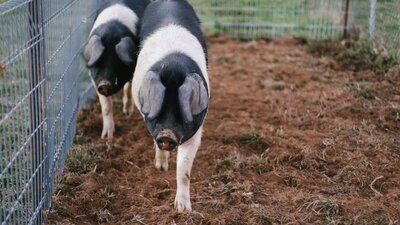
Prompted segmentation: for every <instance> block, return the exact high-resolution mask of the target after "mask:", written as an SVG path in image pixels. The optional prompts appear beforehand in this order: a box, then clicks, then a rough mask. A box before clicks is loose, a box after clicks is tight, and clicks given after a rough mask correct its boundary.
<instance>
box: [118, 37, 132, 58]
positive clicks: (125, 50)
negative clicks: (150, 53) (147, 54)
mask: <svg viewBox="0 0 400 225" xmlns="http://www.w3.org/2000/svg"><path fill="white" fill-rule="evenodd" d="M115 50H116V52H117V55H118V57H119V58H120V59H121V60H122V62H123V63H125V64H126V65H132V64H133V63H134V60H133V56H134V54H135V44H134V43H133V41H132V39H131V38H130V37H124V38H122V39H121V41H120V42H119V43H118V44H117V45H116V46H115Z"/></svg>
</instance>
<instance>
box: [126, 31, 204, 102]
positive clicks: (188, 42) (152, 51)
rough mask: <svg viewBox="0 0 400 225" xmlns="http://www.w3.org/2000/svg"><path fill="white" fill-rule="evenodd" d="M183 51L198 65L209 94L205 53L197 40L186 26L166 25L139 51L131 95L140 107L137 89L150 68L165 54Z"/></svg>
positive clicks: (147, 40) (146, 40)
mask: <svg viewBox="0 0 400 225" xmlns="http://www.w3.org/2000/svg"><path fill="white" fill-rule="evenodd" d="M173 53H183V54H185V55H186V56H188V57H190V58H191V59H192V60H193V61H195V62H196V64H197V65H198V66H199V68H200V70H201V72H202V74H203V77H204V79H205V81H206V85H207V87H208V94H209V95H210V88H209V81H208V73H207V62H206V55H205V52H204V50H203V47H202V45H201V44H200V42H199V40H198V39H197V38H196V37H195V36H194V35H193V34H192V33H190V31H188V30H187V29H186V28H184V27H182V26H179V25H175V24H172V25H168V26H166V27H163V28H161V29H159V30H157V31H156V32H154V33H153V34H152V35H150V36H149V37H147V38H146V39H145V40H144V42H143V44H142V49H141V51H140V54H139V57H138V61H137V66H136V70H135V73H134V76H133V81H132V97H133V98H134V101H135V104H136V106H137V107H138V108H140V102H139V89H140V86H141V85H142V82H143V79H144V77H145V76H146V74H147V72H148V71H150V68H151V67H152V66H153V65H154V64H155V63H157V62H158V61H160V60H162V59H163V58H165V57H166V56H168V55H170V54H173Z"/></svg>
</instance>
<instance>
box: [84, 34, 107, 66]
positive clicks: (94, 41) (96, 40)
mask: <svg viewBox="0 0 400 225" xmlns="http://www.w3.org/2000/svg"><path fill="white" fill-rule="evenodd" d="M103 51H104V45H103V43H102V42H101V38H100V37H99V36H98V35H93V36H92V37H90V39H89V41H88V43H87V45H86V47H85V51H84V52H83V56H84V57H85V60H86V61H87V66H88V67H91V66H93V65H94V64H95V63H96V62H97V60H99V59H100V56H101V55H102V54H103Z"/></svg>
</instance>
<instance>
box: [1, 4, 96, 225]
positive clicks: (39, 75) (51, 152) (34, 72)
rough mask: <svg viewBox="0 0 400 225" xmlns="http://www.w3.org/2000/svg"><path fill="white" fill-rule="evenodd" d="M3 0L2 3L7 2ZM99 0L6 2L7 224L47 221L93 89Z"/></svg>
mask: <svg viewBox="0 0 400 225" xmlns="http://www.w3.org/2000/svg"><path fill="white" fill-rule="evenodd" d="M1 2H3V3H1ZM97 8H98V0H68V1H65V0H64V1H61V0H58V1H54V0H10V1H6V2H4V0H3V1H0V224H2V225H5V224H41V223H42V221H43V218H42V210H44V209H46V208H48V207H50V199H51V194H52V193H53V190H54V184H55V183H57V182H58V181H59V178H60V177H61V173H62V169H63V165H64V161H65V158H66V155H67V152H68V149H69V147H70V145H71V143H72V138H73V136H74V132H75V120H76V114H77V110H78V108H79V106H81V105H82V104H81V103H86V102H87V101H88V99H90V98H91V97H92V95H93V89H92V88H90V87H91V85H89V83H90V82H89V77H88V75H87V70H86V68H85V65H84V63H83V62H82V59H81V58H82V57H81V51H82V48H83V45H84V43H85V41H86V37H87V34H88V32H89V29H90V27H91V25H92V23H93V21H94V18H95V15H96V11H97Z"/></svg>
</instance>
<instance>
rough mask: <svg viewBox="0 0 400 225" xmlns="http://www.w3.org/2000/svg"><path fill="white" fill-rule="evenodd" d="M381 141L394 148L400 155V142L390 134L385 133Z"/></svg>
mask: <svg viewBox="0 0 400 225" xmlns="http://www.w3.org/2000/svg"><path fill="white" fill-rule="evenodd" d="M381 143H382V144H383V145H384V146H386V147H387V148H388V149H390V150H393V151H394V152H395V153H396V154H398V155H400V143H398V142H397V141H396V139H395V138H394V137H392V136H391V135H389V134H385V135H383V136H382V138H381Z"/></svg>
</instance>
